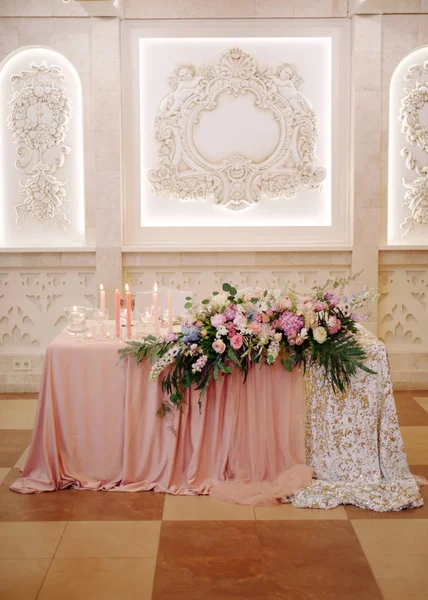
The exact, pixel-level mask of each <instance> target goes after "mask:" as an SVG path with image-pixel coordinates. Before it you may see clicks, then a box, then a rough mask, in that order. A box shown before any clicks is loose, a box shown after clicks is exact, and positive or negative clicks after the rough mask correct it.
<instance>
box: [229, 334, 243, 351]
mask: <svg viewBox="0 0 428 600" xmlns="http://www.w3.org/2000/svg"><path fill="white" fill-rule="evenodd" d="M243 343H244V338H243V337H242V335H241V334H240V333H237V334H236V335H234V336H233V338H231V339H230V345H231V346H232V348H233V349H234V350H239V348H240V347H241V346H242V344H243Z"/></svg>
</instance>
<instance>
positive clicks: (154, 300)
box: [153, 281, 160, 335]
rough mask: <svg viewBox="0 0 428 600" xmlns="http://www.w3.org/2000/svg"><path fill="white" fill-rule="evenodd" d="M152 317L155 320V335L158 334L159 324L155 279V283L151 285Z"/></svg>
mask: <svg viewBox="0 0 428 600" xmlns="http://www.w3.org/2000/svg"><path fill="white" fill-rule="evenodd" d="M153 319H154V322H155V335H159V333H160V324H159V303H158V283H157V281H155V285H154V286H153Z"/></svg>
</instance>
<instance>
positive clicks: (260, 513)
mask: <svg viewBox="0 0 428 600" xmlns="http://www.w3.org/2000/svg"><path fill="white" fill-rule="evenodd" d="M254 512H255V514H256V519H257V520H258V521H306V520H312V519H316V520H319V519H320V520H325V519H328V520H332V519H336V520H337V519H345V520H348V516H347V514H346V510H345V509H344V508H343V506H339V507H338V508H333V509H331V510H318V509H312V508H296V507H295V506H293V505H292V504H281V505H280V506H278V507H276V506H275V507H272V508H269V507H266V508H265V507H256V508H255V509H254Z"/></svg>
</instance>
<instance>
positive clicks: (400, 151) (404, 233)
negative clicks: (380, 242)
mask: <svg viewBox="0 0 428 600" xmlns="http://www.w3.org/2000/svg"><path fill="white" fill-rule="evenodd" d="M388 244H390V245H402V246H421V245H423V246H428V46H422V47H420V48H417V49H416V50H414V51H412V52H411V53H410V54H408V55H407V56H406V57H405V58H403V60H402V61H401V62H400V64H399V65H398V66H397V68H396V69H395V71H394V73H393V75H392V78H391V85H390V97H389V148H388Z"/></svg>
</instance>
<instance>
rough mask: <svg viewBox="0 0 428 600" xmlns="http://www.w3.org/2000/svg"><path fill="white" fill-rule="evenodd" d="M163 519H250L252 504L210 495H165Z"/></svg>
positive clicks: (252, 515) (252, 511) (252, 513)
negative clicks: (244, 504)
mask: <svg viewBox="0 0 428 600" xmlns="http://www.w3.org/2000/svg"><path fill="white" fill-rule="evenodd" d="M163 520H164V521H222V520H223V521H224V520H226V521H229V520H230V521H246V520H249V521H252V520H254V509H253V507H252V506H241V505H239V504H229V503H228V502H218V501H217V500H213V499H212V498H210V496H172V495H167V496H166V497H165V507H164V511H163Z"/></svg>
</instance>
